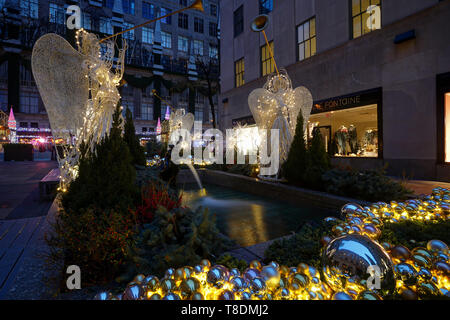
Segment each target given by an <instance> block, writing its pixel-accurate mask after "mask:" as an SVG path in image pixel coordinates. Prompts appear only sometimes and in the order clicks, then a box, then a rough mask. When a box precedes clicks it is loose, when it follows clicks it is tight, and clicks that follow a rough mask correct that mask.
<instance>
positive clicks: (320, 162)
mask: <svg viewBox="0 0 450 320" xmlns="http://www.w3.org/2000/svg"><path fill="white" fill-rule="evenodd" d="M308 158H309V161H310V165H309V166H308V167H307V168H306V171H305V175H304V182H305V184H306V185H307V186H308V187H310V188H314V189H323V181H322V175H323V174H324V173H325V172H326V171H328V170H329V169H330V158H329V156H328V153H327V152H326V150H325V144H324V142H323V138H322V135H321V134H320V130H318V129H315V130H314V132H313V138H312V140H311V143H310V145H309V148H308Z"/></svg>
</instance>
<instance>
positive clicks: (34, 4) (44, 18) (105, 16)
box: [0, 0, 219, 140]
mask: <svg viewBox="0 0 450 320" xmlns="http://www.w3.org/2000/svg"><path fill="white" fill-rule="evenodd" d="M192 2H193V1H192V0H190V1H187V0H177V1H169V0H103V1H102V0H50V1H49V0H0V8H1V10H0V108H1V109H2V110H4V111H5V112H7V113H9V109H10V108H11V107H12V108H13V110H14V113H15V116H16V120H17V126H18V127H19V128H18V133H20V132H22V135H21V136H23V137H29V138H30V139H31V138H32V137H36V136H42V135H44V133H45V132H46V133H47V134H48V128H49V127H50V125H49V121H48V117H47V115H46V112H45V107H44V105H43V103H42V100H41V99H40V96H39V92H38V90H37V88H36V85H35V83H34V80H33V75H32V71H31V62H30V60H31V50H32V48H33V44H34V42H35V41H36V40H37V39H38V38H39V37H40V36H41V35H43V34H45V33H48V32H54V33H57V34H59V35H61V36H63V37H65V38H66V39H67V40H68V41H69V42H70V43H72V44H73V45H74V44H75V43H74V32H75V30H70V29H68V28H67V26H66V21H67V18H68V16H69V15H68V14H67V13H66V10H67V7H68V6H70V5H77V6H79V7H80V8H81V12H82V19H81V26H82V27H83V28H84V29H86V30H88V31H90V32H94V33H96V34H98V35H99V36H100V37H106V36H108V35H111V34H113V33H117V32H120V31H122V30H125V29H128V28H131V27H133V26H136V25H139V24H141V23H143V22H145V21H148V20H151V19H153V18H155V17H157V16H163V15H165V14H168V13H171V12H174V11H176V10H178V9H181V8H184V7H186V6H188V5H190V4H191V3H192ZM203 4H204V9H205V12H203V13H202V12H200V11H197V10H187V11H184V12H183V13H182V14H175V15H173V16H171V17H169V18H166V19H164V20H161V21H158V22H156V23H151V24H149V25H146V26H145V27H143V28H137V29H135V30H133V31H132V32H128V33H125V34H123V38H125V39H126V41H127V45H128V50H127V55H126V68H125V76H124V79H125V81H126V84H125V85H124V86H123V87H121V88H120V91H121V95H122V105H123V106H124V107H128V108H130V110H131V111H132V113H133V117H134V121H135V127H136V131H137V133H138V134H139V135H140V136H141V137H142V138H144V139H145V138H146V137H148V138H150V137H151V136H152V135H154V134H155V129H156V125H157V119H158V118H161V120H164V117H165V115H166V112H167V105H170V106H172V107H174V108H184V109H185V110H186V112H192V113H194V114H195V117H196V120H198V121H203V126H204V127H206V128H208V127H211V126H212V112H211V108H210V103H209V99H208V96H206V95H207V92H206V91H205V89H203V88H205V87H206V82H205V74H204V73H202V70H201V68H199V67H198V62H199V61H203V62H204V64H206V65H209V64H211V72H210V74H209V77H210V78H212V79H214V81H217V80H216V79H218V44H219V43H218V19H219V2H218V0H207V1H203ZM118 43H121V40H120V37H119V39H118ZM156 57H158V58H156ZM156 60H157V61H156ZM153 89H155V90H156V91H157V93H158V95H159V96H160V97H162V98H163V101H161V100H160V99H159V98H156V97H155V96H154V95H152V90H153ZM213 102H214V104H215V111H216V113H217V103H218V99H217V94H216V95H214V97H213ZM169 111H172V110H169ZM24 140H26V139H24Z"/></svg>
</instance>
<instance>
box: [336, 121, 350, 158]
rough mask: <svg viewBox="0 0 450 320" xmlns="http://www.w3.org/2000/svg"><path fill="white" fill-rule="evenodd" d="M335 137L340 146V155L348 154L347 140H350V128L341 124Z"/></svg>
mask: <svg viewBox="0 0 450 320" xmlns="http://www.w3.org/2000/svg"><path fill="white" fill-rule="evenodd" d="M334 139H335V140H336V144H337V147H338V154H339V155H341V156H342V155H343V156H345V155H347V141H348V129H347V128H346V127H345V126H341V127H340V128H339V129H338V131H336V133H335V134H334Z"/></svg>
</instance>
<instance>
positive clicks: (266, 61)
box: [261, 41, 275, 76]
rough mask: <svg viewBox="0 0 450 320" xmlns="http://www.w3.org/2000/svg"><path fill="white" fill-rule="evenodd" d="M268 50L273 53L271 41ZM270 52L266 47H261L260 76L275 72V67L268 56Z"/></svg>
mask: <svg viewBox="0 0 450 320" xmlns="http://www.w3.org/2000/svg"><path fill="white" fill-rule="evenodd" d="M269 46H270V50H272V53H273V52H274V51H273V41H270V42H269ZM270 50H269V47H267V45H264V46H262V47H261V74H262V76H265V75H268V74H271V73H273V72H275V65H274V64H273V60H272V57H271V56H270Z"/></svg>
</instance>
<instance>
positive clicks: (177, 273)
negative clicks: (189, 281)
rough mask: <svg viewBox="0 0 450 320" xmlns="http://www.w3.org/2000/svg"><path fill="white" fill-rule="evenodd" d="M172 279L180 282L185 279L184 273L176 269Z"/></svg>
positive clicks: (180, 269) (181, 269)
mask: <svg viewBox="0 0 450 320" xmlns="http://www.w3.org/2000/svg"><path fill="white" fill-rule="evenodd" d="M173 278H174V280H175V281H180V280H183V279H185V278H186V274H185V272H184V269H183V268H178V269H176V270H175V273H174V274H173Z"/></svg>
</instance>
